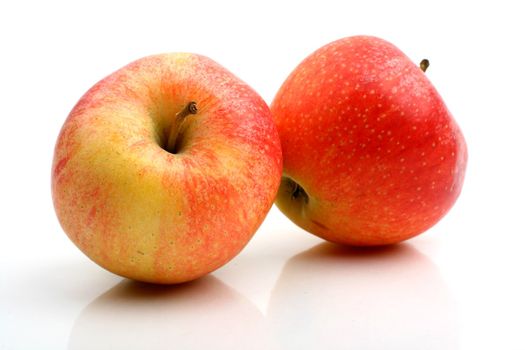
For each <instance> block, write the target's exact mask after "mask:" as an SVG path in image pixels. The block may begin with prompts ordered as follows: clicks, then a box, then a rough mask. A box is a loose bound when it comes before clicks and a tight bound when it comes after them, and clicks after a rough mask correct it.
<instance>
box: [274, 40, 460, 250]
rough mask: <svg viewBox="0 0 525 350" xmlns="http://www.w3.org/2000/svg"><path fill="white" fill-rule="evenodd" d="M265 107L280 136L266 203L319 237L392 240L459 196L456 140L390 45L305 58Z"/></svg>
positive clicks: (431, 93) (449, 121)
mask: <svg viewBox="0 0 525 350" xmlns="http://www.w3.org/2000/svg"><path fill="white" fill-rule="evenodd" d="M270 109H271V111H272V114H273V117H274V120H275V122H276V125H277V129H278V131H279V136H280V138H281V147H282V150H283V180H282V183H281V186H280V189H279V193H278V196H277V200H276V204H277V206H278V207H279V208H280V210H281V211H282V212H283V213H284V214H285V215H287V216H288V217H289V218H290V219H291V220H292V221H293V222H295V223H296V224H297V225H298V226H300V227H302V228H303V229H305V230H307V231H309V232H311V233H313V234H315V235H317V236H319V237H321V238H324V239H326V240H328V241H332V242H336V243H341V244H347V245H354V246H373V245H385V244H392V243H397V242H400V241H403V240H406V239H408V238H411V237H413V236H416V235H418V234H420V233H422V232H424V231H425V230H427V229H428V228H430V227H431V226H433V225H434V224H435V223H437V222H438V221H439V220H440V219H441V218H442V217H443V216H444V215H445V214H446V213H447V212H448V211H449V209H450V208H451V207H452V205H453V204H454V202H455V201H456V199H457V197H458V195H459V194H460V191H461V187H462V184H463V179H464V175H465V168H466V164H467V147H466V143H465V139H464V137H463V135H462V133H461V131H460V129H459V127H458V125H457V124H456V122H455V121H454V118H453V117H452V115H451V114H450V112H449V110H448V109H447V107H446V106H445V104H444V102H443V100H442V99H441V97H440V96H439V94H438V92H437V91H436V89H435V88H434V87H433V85H432V83H431V82H430V81H429V80H428V78H427V77H426V76H425V74H424V72H423V71H422V70H421V69H420V68H419V67H418V66H416V65H415V64H413V63H412V62H411V61H410V59H409V58H408V57H407V56H405V55H404V54H403V53H402V52H401V51H400V50H399V49H398V48H396V47H395V46H394V45H392V44H390V43H388V42H386V41H384V40H382V39H379V38H376V37H370V36H355V37H347V38H343V39H340V40H337V41H335V42H332V43H330V44H328V45H326V46H324V47H322V48H320V49H318V50H317V51H315V52H314V53H313V54H311V55H310V56H308V57H307V58H306V59H305V60H304V61H303V62H302V63H300V64H299V66H298V67H297V68H296V69H295V70H294V71H293V72H292V73H291V74H290V76H289V77H288V78H287V79H286V81H285V82H284V83H283V85H282V86H281V88H280V90H279V91H278V93H277V95H276V96H275V98H274V100H273V102H272V104H271V106H270Z"/></svg>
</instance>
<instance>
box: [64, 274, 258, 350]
mask: <svg viewBox="0 0 525 350" xmlns="http://www.w3.org/2000/svg"><path fill="white" fill-rule="evenodd" d="M266 340H267V337H266V333H265V325H264V318H263V315H262V314H261V312H260V311H259V310H258V309H257V308H256V307H255V306H254V305H253V304H252V303H251V302H249V301H248V300H247V299H246V298H244V297H243V296H241V295H240V294H238V293H237V292H236V291H234V290H233V289H232V288H230V287H228V286H227V285H225V284H224V283H222V282H221V281H220V280H219V279H217V278H215V277H213V276H206V277H203V278H201V279H199V280H196V281H193V282H188V283H185V284H181V285H175V286H159V285H151V284H144V283H139V282H134V281H130V280H124V281H122V282H120V283H119V284H117V285H116V286H115V287H113V288H111V289H110V290H109V291H107V292H106V293H104V294H102V295H101V296H99V297H98V298H96V299H95V300H94V301H93V302H91V303H90V304H89V305H88V306H87V307H86V308H85V309H84V310H83V311H82V312H81V314H80V315H79V316H78V317H77V319H76V321H75V324H74V326H73V329H72V331H71V334H70V338H69V349H71V350H78V349H90V350H91V349H97V350H102V349H111V350H117V349H126V350H130V349H141V350H143V349H148V350H155V349H265V348H267V347H266V346H265V341H266Z"/></svg>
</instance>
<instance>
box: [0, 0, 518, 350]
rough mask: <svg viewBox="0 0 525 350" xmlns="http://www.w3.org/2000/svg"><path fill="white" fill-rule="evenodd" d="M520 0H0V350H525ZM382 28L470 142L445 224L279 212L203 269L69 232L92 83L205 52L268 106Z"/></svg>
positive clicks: (382, 34) (384, 36) (385, 36)
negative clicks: (349, 220)
mask: <svg viewBox="0 0 525 350" xmlns="http://www.w3.org/2000/svg"><path fill="white" fill-rule="evenodd" d="M518 6H519V2H518V1H516V2H513V3H511V2H504V1H499V2H497V6H496V5H487V4H484V3H479V2H472V4H467V3H460V2H457V3H456V2H454V3H446V2H443V1H439V2H438V1H436V2H435V3H432V2H423V1H418V2H412V3H409V2H397V1H392V2H383V3H379V2H373V1H370V2H369V1H360V2H356V3H353V4H352V3H351V2H349V1H341V2H340V4H339V3H335V2H331V1H326V0H323V1H319V2H318V3H313V2H312V3H308V4H305V3H304V2H297V3H295V4H293V3H287V4H284V3H280V2H275V3H271V2H268V1H265V2H261V3H258V4H250V2H239V3H238V4H236V3H232V2H228V1H226V2H224V1H216V2H213V1H210V2H208V3H203V2H200V1H187V2H184V3H180V4H176V3H175V2H166V3H159V2H155V1H149V2H148V4H147V5H145V4H143V5H138V4H137V3H129V2H121V3H120V4H117V2H113V3H110V2H96V1H90V2H84V3H83V4H80V3H75V2H64V3H61V2H52V1H44V2H36V1H35V2H27V1H18V2H7V1H4V2H2V3H0V36H1V40H0V47H1V52H2V53H1V55H0V96H1V97H0V99H1V100H0V117H1V120H2V127H1V131H2V132H1V134H2V136H1V137H0V152H1V158H0V159H1V162H2V165H1V171H0V184H1V186H2V190H1V195H0V201H1V206H2V208H1V226H0V234H1V236H0V240H1V241H0V247H1V249H2V251H1V254H0V349H2V350H4V349H9V350H11V349H53V350H60V349H168V348H169V349H174V348H177V349H248V348H250V349H252V348H253V349H259V348H260V349H320V348H321V349H506V350H509V349H525V340H524V339H523V335H522V334H523V329H524V326H525V316H524V315H525V299H524V298H523V296H524V295H525V273H524V269H525V254H523V246H524V245H525V229H524V228H523V215H524V209H525V204H524V202H523V198H524V196H525V186H524V184H523V179H524V178H525V171H524V165H523V163H524V156H523V151H524V150H525V137H524V136H523V131H524V129H525V121H524V120H525V115H524V114H525V110H524V107H523V101H524V95H523V94H524V92H525V88H524V86H523V81H524V78H525V74H524V70H523V62H525V49H524V48H525V46H524V45H523V33H525V25H524V24H523V10H521V9H520V8H519V7H518ZM355 34H373V35H377V36H380V37H383V38H385V39H388V40H390V41H391V42H393V43H395V44H396V45H397V46H398V47H400V48H401V49H402V50H403V51H405V52H406V53H407V54H408V55H409V56H410V57H411V58H412V59H413V60H414V61H416V62H418V61H419V60H420V59H421V58H423V57H425V58H429V59H430V62H431V66H430V68H429V70H428V72H427V74H428V75H429V77H430V79H431V80H432V81H433V82H434V84H435V85H436V87H437V88H438V90H439V91H440V93H441V95H442V96H443V98H444V100H445V101H446V103H447V105H448V107H449V108H450V110H451V111H452V113H453V114H454V115H455V116H456V119H457V121H458V123H459V124H460V126H461V127H462V129H463V131H464V134H465V136H466V138H467V141H468V146H469V153H470V159H469V166H468V171H467V177H466V181H465V186H464V190H463V193H462V195H461V197H460V199H459V201H458V203H457V205H456V206H455V207H454V208H453V210H452V211H451V212H450V213H449V215H448V216H447V217H446V218H445V219H444V220H442V221H441V222H440V223H439V224H438V225H437V226H435V227H434V228H432V229H431V230H430V231H428V232H427V233H425V234H424V235H421V236H419V237H417V238H415V239H413V240H411V241H409V242H407V243H405V244H402V245H399V246H396V247H393V248H389V249H384V250H379V251H370V252H356V251H351V250H344V249H341V248H337V247H334V246H331V245H329V244H326V243H324V244H323V243H321V240H319V239H317V238H315V237H313V236H310V235H308V234H306V233H304V232H302V231H301V230H300V229H298V228H296V227H294V225H293V224H291V223H290V222H288V221H287V220H286V218H284V217H283V216H282V215H281V214H280V213H279V212H278V211H277V210H276V209H273V210H272V211H271V212H270V214H269V216H268V218H267V220H266V221H265V222H264V224H263V226H262V227H261V228H260V230H259V231H258V233H257V234H256V236H255V238H254V239H253V240H252V241H251V242H250V244H249V245H248V247H247V248H246V249H245V250H244V251H243V252H242V253H241V254H240V255H239V256H238V257H237V258H236V259H234V260H233V261H232V262H231V263H229V264H228V265H226V266H224V267H223V268H221V269H220V270H218V271H216V272H215V273H213V274H212V275H210V276H209V277H205V278H203V279H201V280H199V281H197V282H194V283H190V284H187V285H183V286H178V287H177V286H176V287H170V288H162V287H154V286H147V285H141V284H137V283H133V282H130V281H125V280H122V279H121V278H119V277H117V276H114V275H112V274H110V273H109V272H106V271H104V270H102V269H101V268H99V267H98V266H96V265H94V264H93V263H92V262H90V261H89V260H88V259H87V258H86V257H84V256H83V255H82V253H80V252H79V251H78V250H77V249H76V248H75V247H74V246H73V244H72V243H70V242H69V240H68V239H67V237H66V236H65V234H63V232H62V231H61V228H60V226H59V224H58V222H57V220H56V217H55V214H54V212H53V208H52V203H51V196H50V167H51V158H52V152H53V146H54V142H55V139H56V136H57V134H58V131H59V129H60V126H61V125H62V123H63V121H64V119H65V117H66V115H67V114H68V112H69V110H70V109H71V108H72V107H73V105H74V103H75V102H76V101H77V99H78V98H79V97H80V96H81V95H82V94H83V93H84V92H85V91H86V90H87V89H88V88H89V87H90V86H91V85H92V84H94V83H95V82H96V81H97V80H99V79H100V78H102V77H104V76H105V75H107V74H109V73H110V72H112V71H113V70H115V69H117V68H119V67H121V66H123V65H124V64H126V63H128V62H130V61H131V60H134V59H136V58H139V57H141V56H145V55H148V54H152V53H158V52H164V51H193V52H199V53H201V54H205V55H207V56H209V57H212V58H213V59H215V60H217V61H218V62H220V63H222V64H223V65H224V66H226V67H228V68H229V69H230V70H231V71H233V72H234V73H235V74H237V75H238V76H240V77H241V78H242V79H244V80H245V81H247V82H248V83H249V84H251V85H252V87H254V88H255V89H256V90H258V91H259V92H260V93H261V95H262V96H263V97H264V98H265V99H266V101H268V102H270V101H271V99H272V97H273V95H274V94H275V92H276V91H277V88H278V87H279V86H280V84H281V82H282V81H283V80H284V78H285V77H286V75H287V74H288V73H289V72H290V71H291V69H292V68H293V67H295V65H297V64H298V63H299V61H300V60H301V59H303V58H304V57H305V56H306V55H307V54H308V53H310V52H312V51H313V50H315V49H316V48H318V47H320V46H321V45H323V44H325V43H328V42H329V41H332V40H335V39H338V38H340V37H344V36H348V35H355Z"/></svg>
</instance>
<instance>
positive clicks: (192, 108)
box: [166, 101, 198, 152]
mask: <svg viewBox="0 0 525 350" xmlns="http://www.w3.org/2000/svg"><path fill="white" fill-rule="evenodd" d="M197 111H198V110H197V103H196V102H193V101H191V102H190V103H188V104H187V105H186V106H185V107H184V108H183V109H182V110H181V111H180V112H179V113H177V114H176V115H175V122H174V123H173V124H171V129H170V134H169V136H168V144H167V145H166V149H167V150H168V151H170V152H171V151H175V145H176V144H177V136H178V135H179V132H180V129H181V127H182V124H183V123H184V120H185V119H186V117H187V116H188V115H190V114H197Z"/></svg>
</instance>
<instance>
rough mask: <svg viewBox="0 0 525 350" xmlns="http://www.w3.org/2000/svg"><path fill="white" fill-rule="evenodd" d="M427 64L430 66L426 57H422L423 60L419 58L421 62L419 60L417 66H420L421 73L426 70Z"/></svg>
mask: <svg viewBox="0 0 525 350" xmlns="http://www.w3.org/2000/svg"><path fill="white" fill-rule="evenodd" d="M428 66H430V61H429V60H427V59H426V58H424V59H423V60H421V62H419V68H421V70H422V71H423V73H424V72H426V71H427V68H428Z"/></svg>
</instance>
